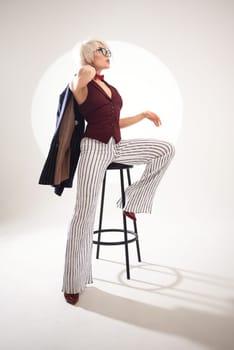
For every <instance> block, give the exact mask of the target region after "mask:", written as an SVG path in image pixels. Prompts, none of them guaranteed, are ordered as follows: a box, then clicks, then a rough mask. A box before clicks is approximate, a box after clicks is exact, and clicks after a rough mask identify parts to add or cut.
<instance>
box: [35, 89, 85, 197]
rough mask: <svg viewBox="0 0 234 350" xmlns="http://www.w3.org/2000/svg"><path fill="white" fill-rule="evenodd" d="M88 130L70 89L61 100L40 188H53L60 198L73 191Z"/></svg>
mask: <svg viewBox="0 0 234 350" xmlns="http://www.w3.org/2000/svg"><path fill="white" fill-rule="evenodd" d="M84 128H85V121H84V118H83V117H82V115H81V113H80V111H79V106H78V104H77V102H76V100H75V98H74V96H73V94H72V92H71V90H70V89H69V86H68V85H67V87H66V88H65V90H64V91H63V92H62V93H61V95H60V96H59V104H58V109H57V120H56V130H55V133H54V136H53V139H52V141H51V145H50V149H49V153H48V156H47V159H46V161H45V164H44V167H43V169H42V172H41V175H40V179H39V184H40V185H51V186H53V187H54V188H55V193H56V194H57V195H59V196H61V194H62V192H63V190H64V188H65V187H72V182H73V178H74V174H75V170H76V167H77V163H78V159H79V155H80V141H81V139H82V137H83V135H84Z"/></svg>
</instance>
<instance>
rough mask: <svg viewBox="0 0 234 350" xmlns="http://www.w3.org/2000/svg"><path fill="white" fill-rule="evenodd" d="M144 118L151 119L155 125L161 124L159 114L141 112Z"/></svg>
mask: <svg viewBox="0 0 234 350" xmlns="http://www.w3.org/2000/svg"><path fill="white" fill-rule="evenodd" d="M143 115H144V118H147V119H149V120H151V121H152V122H153V123H154V124H155V125H156V126H160V125H162V122H161V119H160V118H159V116H158V115H157V114H155V113H153V112H151V111H146V112H143Z"/></svg>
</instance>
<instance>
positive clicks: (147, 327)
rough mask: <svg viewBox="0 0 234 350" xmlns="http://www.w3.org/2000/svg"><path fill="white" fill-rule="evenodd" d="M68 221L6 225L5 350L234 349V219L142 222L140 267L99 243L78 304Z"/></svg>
mask: <svg viewBox="0 0 234 350" xmlns="http://www.w3.org/2000/svg"><path fill="white" fill-rule="evenodd" d="M66 226H67V223H65V221H63V220H61V222H60V223H59V224H58V223H57V224H55V223H50V224H49V223H48V222H44V223H42V222H41V223H40V224H37V225H36V224H35V223H34V221H33V219H32V218H31V219H30V218H29V219H28V221H26V220H23V221H18V222H14V223H13V222H12V223H5V225H2V232H1V235H0V266H1V268H0V280H1V289H0V310H1V311H0V331H1V335H0V347H1V349H3V350H32V349H33V350H45V349H48V350H55V349H56V350H60V349H61V350H73V349H82V350H83V349H116V350H117V349H118V350H119V349H128V350H131V349H140V348H145V349H149V350H151V349H152V350H153V349H160V350H161V349H162V350H164V349H166V350H169V349H173V350H177V349H178V350H205V349H214V350H226V349H227V350H232V349H234V312H233V311H234V268H233V267H234V266H233V265H234V264H233V234H232V233H233V232H234V222H233V221H227V220H225V221H222V220H219V219H217V218H216V220H210V221H209V220H207V221H204V222H201V221H200V222H199V223H198V222H197V221H196V220H195V218H194V219H192V218H186V219H184V218H178V217H177V218H173V217H171V218H170V220H168V218H164V217H158V218H156V217H155V215H151V216H140V215H139V216H138V230H139V235H140V244H141V254H142V262H141V263H138V262H137V256H136V250H135V245H134V244H132V245H131V248H130V260H131V280H127V279H126V277H125V263H124V248H123V247H122V246H118V247H102V250H101V259H100V260H96V259H95V249H96V247H95V246H94V257H93V275H94V283H93V284H92V285H89V286H88V287H87V289H86V291H85V292H84V293H83V294H82V295H81V297H80V301H79V303H78V305H77V306H72V305H69V304H67V303H66V302H65V300H64V298H63V294H62V293H61V283H62V273H63V263H64V251H65V244H66V229H67V227H66Z"/></svg>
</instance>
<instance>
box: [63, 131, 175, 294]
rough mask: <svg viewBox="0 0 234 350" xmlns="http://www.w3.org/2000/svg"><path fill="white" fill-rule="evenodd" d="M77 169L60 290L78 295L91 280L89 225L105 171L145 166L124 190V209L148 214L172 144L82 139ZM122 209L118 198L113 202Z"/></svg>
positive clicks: (172, 148)
mask: <svg viewBox="0 0 234 350" xmlns="http://www.w3.org/2000/svg"><path fill="white" fill-rule="evenodd" d="M80 147H81V152H80V158H79V162H78V166H77V182H78V183H77V197H76V204H75V210H74V214H73V218H72V220H71V224H70V228H69V232H68V238H67V247H66V256H65V267H64V277H63V288H62V291H63V292H65V293H71V294H75V293H82V292H83V290H84V289H85V287H86V285H87V284H89V283H93V280H92V243H93V226H94V221H95V213H96V207H97V200H98V194H99V191H100V188H101V184H102V181H103V178H104V175H105V171H106V168H107V167H108V165H109V164H110V163H112V162H116V163H125V164H130V165H140V164H145V165H146V166H145V170H144V172H143V174H142V176H141V178H140V179H139V181H137V182H135V183H133V184H132V185H131V186H129V187H128V188H127V189H126V202H125V206H124V210H126V211H129V212H134V213H151V210H152V204H153V197H154V194H155V191H156V188H157V186H158V184H159V182H160V180H161V178H162V176H163V174H164V172H165V171H166V169H167V167H168V165H169V163H170V161H171V159H172V158H173V156H174V147H173V145H172V144H170V143H168V142H165V141H159V140H154V139H132V140H121V141H120V142H119V143H117V144H116V143H115V140H114V138H111V139H110V141H109V143H108V144H106V143H102V142H100V141H97V140H94V139H90V138H87V137H84V138H83V139H82V140H81V145H80ZM117 205H118V207H121V208H122V203H121V199H120V200H119V201H118V202H117Z"/></svg>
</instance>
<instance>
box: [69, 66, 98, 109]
mask: <svg viewBox="0 0 234 350" xmlns="http://www.w3.org/2000/svg"><path fill="white" fill-rule="evenodd" d="M95 74H96V70H95V68H94V67H92V66H90V65H88V64H87V65H85V66H82V67H81V68H80V70H79V72H78V75H75V76H74V77H73V79H72V81H71V82H70V84H69V87H70V90H71V91H72V93H73V95H74V97H75V99H76V100H77V102H78V104H81V103H83V102H84V101H85V100H86V98H87V96H88V88H87V84H88V83H89V82H90V81H91V80H92V79H93V78H94V76H95Z"/></svg>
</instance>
